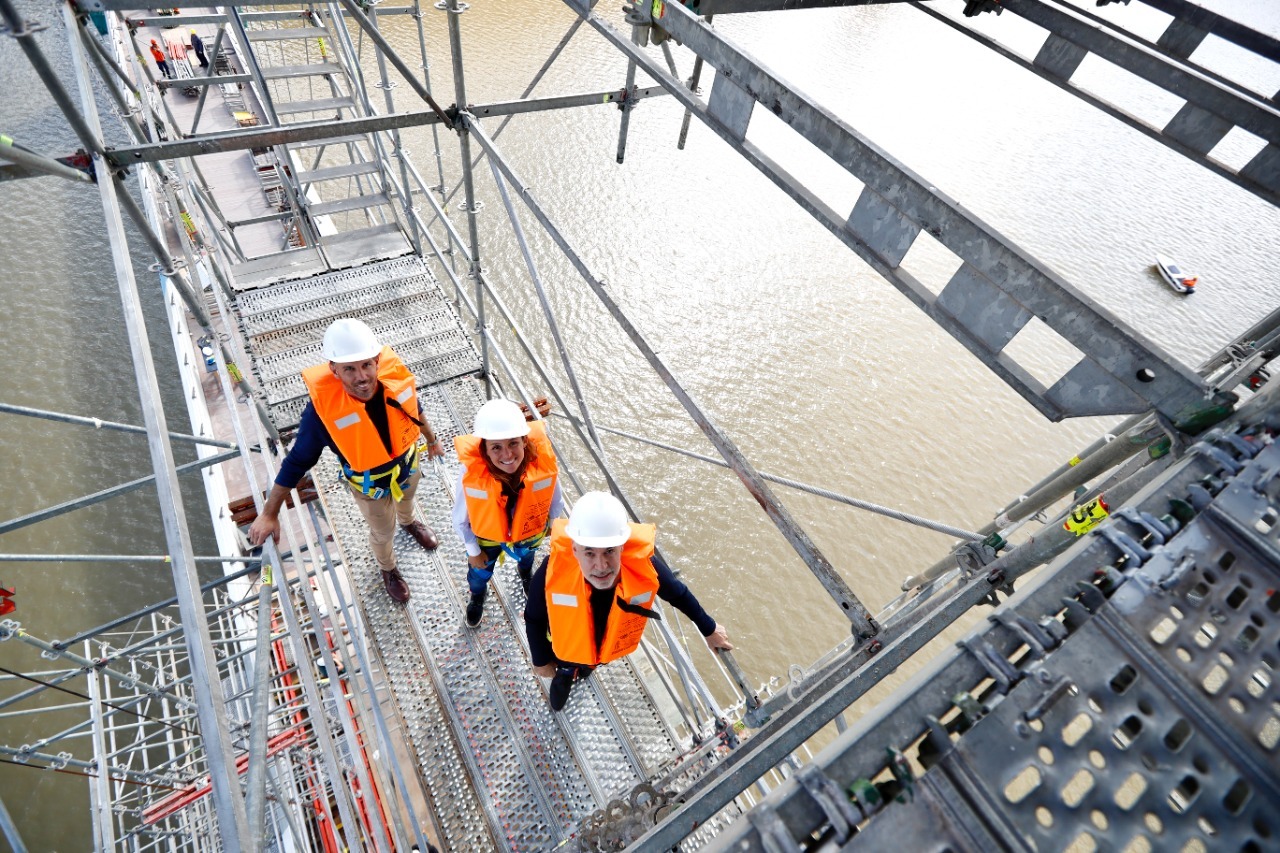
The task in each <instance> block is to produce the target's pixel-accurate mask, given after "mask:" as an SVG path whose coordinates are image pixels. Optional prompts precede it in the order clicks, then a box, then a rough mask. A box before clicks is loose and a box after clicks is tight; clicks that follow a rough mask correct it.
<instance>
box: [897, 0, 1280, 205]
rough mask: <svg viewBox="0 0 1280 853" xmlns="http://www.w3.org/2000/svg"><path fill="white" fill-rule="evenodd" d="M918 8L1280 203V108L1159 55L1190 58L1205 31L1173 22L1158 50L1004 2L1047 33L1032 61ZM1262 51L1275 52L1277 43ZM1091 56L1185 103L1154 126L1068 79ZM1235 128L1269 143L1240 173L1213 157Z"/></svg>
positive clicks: (1035, 0) (1076, 19)
mask: <svg viewBox="0 0 1280 853" xmlns="http://www.w3.org/2000/svg"><path fill="white" fill-rule="evenodd" d="M913 5H914V6H915V7H916V8H918V9H920V10H921V11H923V12H926V13H927V14H929V15H931V16H933V17H935V18H937V19H938V20H940V21H942V22H943V23H946V24H948V25H949V26H951V27H953V28H954V29H957V30H959V31H960V32H962V33H964V34H965V35H967V36H969V37H970V38H972V39H974V40H975V41H977V42H979V43H981V44H984V45H986V46H987V47H989V48H992V49H993V50H995V51H997V52H998V53H1000V54H1001V55H1002V56H1004V57H1005V58H1006V59H1009V60H1011V61H1013V62H1016V63H1018V64H1019V65H1021V66H1022V67H1023V68H1026V69H1027V70H1029V71H1032V72H1034V73H1035V74H1037V75H1039V76H1040V77H1043V78H1044V79H1046V80H1048V81H1050V82H1051V83H1054V84H1056V85H1058V86H1060V87H1061V88H1063V89H1065V90H1066V91H1068V92H1070V93H1072V94H1073V95H1076V96H1077V97H1079V98H1081V99H1082V100H1084V101H1086V102H1088V103H1090V104H1092V105H1093V106H1095V107H1098V108H1099V109H1101V110H1103V111H1105V112H1106V113H1108V114H1109V115H1111V116H1112V117H1113V118H1117V119H1119V120H1121V121H1123V122H1124V123H1125V124H1127V125H1129V126H1130V127H1132V128H1134V129H1136V130H1138V131H1140V132H1142V133H1144V134H1146V135H1147V136H1150V137H1151V138H1153V139H1155V140H1157V141H1159V142H1161V143H1162V144H1164V145H1166V146H1167V147H1169V148H1171V149H1173V150H1174V151H1177V152H1178V153H1179V154H1182V155H1183V156H1185V157H1187V158H1188V159H1190V160H1193V161H1195V162H1196V163H1198V164H1200V165H1201V166H1203V167H1205V168H1206V169H1209V170H1210V171H1212V172H1214V173H1215V174H1218V175H1220V176H1222V177H1224V178H1226V179H1227V180H1230V181H1232V182H1233V183H1235V184H1237V185H1239V186H1241V187H1243V188H1244V189H1246V190H1248V191H1249V192H1251V193H1253V194H1255V195H1257V196H1258V197H1259V198H1262V199H1264V200H1266V201H1269V202H1271V203H1272V204H1280V110H1277V109H1276V107H1275V106H1274V105H1272V104H1268V103H1266V102H1265V101H1264V100H1263V98H1262V97H1261V96H1256V97H1250V95H1249V94H1247V93H1245V92H1242V91H1238V90H1237V89H1235V88H1233V87H1232V86H1231V85H1229V84H1227V83H1224V82H1219V81H1218V80H1215V79H1213V78H1212V77H1210V76H1208V75H1207V74H1203V73H1199V72H1198V71H1196V70H1194V69H1191V68H1187V67H1184V66H1183V65H1181V64H1180V63H1178V62H1173V61H1170V60H1169V59H1168V58H1167V57H1165V56H1162V55H1161V50H1162V49H1163V50H1166V51H1167V52H1168V53H1171V54H1173V55H1174V56H1179V57H1183V58H1185V57H1187V56H1189V55H1190V54H1191V52H1192V51H1193V50H1194V49H1195V48H1196V47H1197V46H1198V45H1199V43H1200V41H1201V40H1203V38H1204V36H1205V35H1207V32H1206V31H1205V30H1198V29H1195V28H1189V27H1188V26H1187V25H1186V24H1184V23H1182V22H1181V21H1180V20H1179V19H1176V18H1175V19H1174V20H1173V21H1171V22H1170V24H1169V27H1168V28H1167V29H1166V30H1165V33H1164V35H1162V36H1161V37H1160V40H1159V42H1158V43H1157V45H1153V46H1148V45H1146V44H1143V43H1141V42H1140V41H1138V40H1136V39H1134V38H1132V37H1128V36H1122V35H1120V34H1118V33H1117V32H1115V31H1114V29H1113V28H1111V27H1110V25H1109V24H1107V23H1106V22H1100V21H1098V20H1096V19H1094V18H1093V17H1092V16H1090V15H1088V14H1087V13H1084V12H1081V11H1080V10H1077V9H1073V8H1071V7H1069V6H1066V5H1065V4H1062V3H1058V2H1056V0H1004V2H1003V3H1002V8H1004V9H1008V10H1009V11H1010V12H1012V13H1013V14H1015V15H1017V16H1019V17H1021V18H1024V19H1025V20H1027V21H1030V22H1031V23H1033V24H1035V25H1037V26H1039V27H1042V28H1044V29H1046V30H1048V33H1049V34H1048V37H1047V38H1046V39H1045V41H1044V43H1043V44H1042V45H1041V47H1040V50H1039V52H1038V53H1037V54H1036V57H1035V59H1034V60H1033V61H1031V62H1028V61H1027V60H1025V59H1022V58H1021V57H1020V56H1018V55H1017V54H1016V53H1014V52H1013V51H1010V50H1009V49H1007V48H1005V47H1004V46H1003V45H1001V44H1000V43H999V42H997V41H996V40H994V39H992V38H989V37H988V36H985V35H983V34H981V33H979V32H977V31H975V30H973V29H971V28H969V27H966V26H963V25H962V24H960V23H959V22H957V21H955V20H953V19H952V18H950V17H948V16H946V15H943V14H942V13H940V12H938V11H937V9H936V7H934V8H930V7H927V6H925V5H924V4H923V3H920V2H917V1H916V0H913ZM1237 26H1239V25H1237ZM1273 41H1274V40H1273ZM1264 47H1270V48H1271V52H1272V53H1275V52H1276V46H1275V45H1270V46H1266V45H1264ZM1089 54H1093V55H1095V56H1098V57H1100V58H1102V59H1105V60H1106V61H1108V62H1110V63H1112V64H1114V65H1116V66H1117V67H1119V68H1123V69H1124V70H1125V71H1128V72H1129V73H1131V74H1133V75H1135V76H1137V77H1139V78H1141V79H1143V80H1146V81H1147V82H1149V83H1151V84H1153V85H1155V86H1159V87H1160V88H1161V89H1164V90H1165V91H1167V92H1169V93H1171V94H1173V95H1175V96H1177V97H1180V98H1183V99H1184V100H1185V103H1184V104H1183V105H1182V108H1181V109H1179V110H1178V112H1177V113H1176V114H1175V115H1174V116H1173V117H1172V118H1171V119H1169V121H1168V122H1166V123H1165V125H1164V126H1163V127H1153V126H1152V125H1150V124H1148V123H1147V122H1146V121H1144V120H1143V119H1140V118H1138V117H1135V116H1132V115H1130V114H1128V113H1126V112H1125V111H1124V110H1121V109H1120V108H1118V107H1116V106H1114V105H1112V104H1111V103H1109V102H1107V101H1106V100H1104V99H1102V98H1100V97H1098V96H1096V95H1094V94H1092V93H1091V92H1089V91H1088V90H1085V89H1081V88H1079V87H1078V86H1076V85H1075V84H1073V83H1072V82H1071V78H1072V76H1073V75H1074V74H1075V73H1076V71H1077V70H1078V69H1079V68H1080V65H1081V63H1082V62H1083V61H1084V59H1085V57H1087V56H1088V55H1089ZM1277 61H1280V60H1277ZM1234 128H1239V129H1240V130H1243V131H1247V132H1248V133H1250V134H1253V135H1254V136H1256V137H1258V138H1260V139H1262V140H1263V141H1264V142H1265V143H1266V145H1265V146H1264V147H1263V148H1262V150H1261V151H1259V152H1258V153H1257V154H1256V155H1254V157H1253V158H1252V159H1251V160H1250V161H1249V162H1248V163H1246V164H1245V165H1244V166H1243V167H1242V168H1241V169H1239V171H1236V170H1233V169H1230V168H1227V167H1225V166H1223V165H1221V164H1219V163H1217V162H1215V161H1214V160H1212V159H1210V157H1209V154H1210V152H1212V151H1213V149H1214V147H1215V146H1217V144H1218V143H1219V142H1221V141H1222V139H1223V138H1224V137H1225V136H1226V135H1227V134H1228V133H1229V132H1230V131H1231V130H1232V129H1234Z"/></svg>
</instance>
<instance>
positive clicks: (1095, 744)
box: [849, 440, 1280, 851]
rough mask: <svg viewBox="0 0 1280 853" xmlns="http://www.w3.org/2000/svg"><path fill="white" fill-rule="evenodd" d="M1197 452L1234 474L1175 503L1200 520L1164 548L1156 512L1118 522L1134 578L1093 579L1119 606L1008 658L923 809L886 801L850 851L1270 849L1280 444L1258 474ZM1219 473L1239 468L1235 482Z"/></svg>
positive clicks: (1279, 697)
mask: <svg viewBox="0 0 1280 853" xmlns="http://www.w3.org/2000/svg"><path fill="white" fill-rule="evenodd" d="M1230 446H1231V447H1233V448H1235V449H1236V450H1238V451H1239V452H1241V453H1246V454H1248V453H1253V452H1256V451H1257V447H1259V446H1260V445H1259V443H1258V442H1256V440H1255V442H1254V446H1253V449H1252V450H1250V449H1249V445H1248V443H1247V442H1244V441H1239V440H1236V441H1235V442H1234V443H1233V444H1231V445H1230ZM1197 451H1198V452H1199V453H1201V454H1203V455H1204V457H1205V458H1206V459H1211V460H1213V464H1215V465H1220V466H1222V467H1221V468H1218V469H1217V471H1216V473H1213V474H1211V475H1210V476H1209V477H1207V478H1205V479H1204V480H1203V481H1201V482H1196V483H1193V484H1192V485H1191V487H1190V492H1189V494H1188V495H1187V498H1186V500H1185V501H1183V497H1182V495H1181V494H1180V493H1175V494H1174V495H1171V496H1170V497H1173V498H1175V499H1176V501H1182V504H1181V506H1182V507H1183V509H1180V510H1179V511H1180V512H1185V511H1189V510H1190V509H1191V508H1192V506H1194V507H1195V509H1196V510H1198V514H1196V515H1195V516H1194V518H1193V519H1191V520H1190V522H1189V523H1188V524H1187V525H1186V526H1185V527H1184V528H1183V529H1182V530H1180V531H1178V532H1177V535H1176V536H1175V537H1174V538H1173V539H1171V540H1169V541H1166V540H1165V538H1164V536H1165V534H1164V533H1160V534H1159V535H1158V536H1157V535H1154V534H1152V527H1151V524H1150V519H1153V518H1154V517H1155V516H1154V515H1151V514H1149V515H1148V516H1147V519H1148V520H1147V521H1145V522H1143V521H1141V520H1140V519H1139V517H1138V515H1137V514H1136V513H1129V514H1128V515H1127V516H1125V517H1124V520H1123V521H1113V522H1111V523H1110V524H1111V526H1112V528H1113V531H1118V532H1119V534H1120V535H1122V536H1128V537H1129V538H1128V539H1126V540H1124V542H1123V543H1122V544H1123V545H1124V548H1120V546H1119V545H1117V548H1120V550H1121V551H1122V552H1123V553H1126V554H1127V556H1126V557H1125V558H1124V560H1123V561H1122V562H1123V563H1124V564H1125V569H1126V572H1125V573H1124V575H1120V574H1119V573H1118V572H1115V570H1114V568H1112V567H1111V566H1108V565H1103V566H1099V567H1098V569H1097V571H1098V572H1099V573H1100V574H1105V575H1106V576H1107V577H1108V578H1109V579H1110V582H1109V586H1114V591H1113V593H1112V595H1111V597H1110V599H1109V600H1106V599H1103V598H1102V597H1101V595H1097V598H1096V599H1095V601H1094V603H1093V604H1092V605H1091V606H1090V607H1089V609H1090V610H1093V611H1095V612H1094V613H1093V615H1092V617H1091V618H1090V617H1087V616H1086V615H1085V611H1084V608H1080V607H1078V606H1077V609H1076V611H1075V615H1074V616H1073V617H1072V618H1071V619H1070V620H1069V622H1070V623H1078V624H1074V626H1073V627H1074V630H1073V631H1072V632H1071V633H1070V634H1069V636H1067V637H1066V639H1065V641H1064V642H1063V643H1062V645H1061V646H1060V647H1058V648H1056V649H1054V650H1052V651H1051V652H1049V653H1048V654H1047V656H1045V657H1044V658H1043V659H1040V660H1037V659H1035V655H1034V654H1033V652H1032V651H1031V650H1029V649H1027V647H1025V646H1024V649H1025V650H1026V651H1025V657H1024V658H1023V659H1021V660H1019V658H1018V655H1017V653H1015V654H1014V655H1013V656H1011V657H1010V659H1011V660H1017V661H1018V662H1019V664H1020V666H1019V668H1020V670H1021V672H1022V673H1023V674H1024V677H1021V680H1019V681H1018V682H1017V684H1016V685H1015V686H1014V687H1013V688H1012V689H1011V690H1010V691H1009V693H1008V695H1007V696H1005V697H1003V698H1001V697H999V696H992V697H990V698H988V699H987V700H986V705H987V708H986V709H984V713H985V715H984V716H982V717H981V719H979V720H978V721H977V723H976V725H974V726H973V727H972V729H970V730H968V731H966V732H964V733H963V734H962V735H957V734H955V733H954V732H953V733H952V735H951V742H950V743H948V744H947V745H946V748H944V749H943V750H942V755H941V757H940V758H939V759H937V761H936V766H932V769H931V770H930V772H929V773H928V774H927V775H926V776H924V777H923V779H921V780H919V784H917V785H916V786H915V789H914V792H912V791H908V797H914V800H913V801H912V802H911V804H910V805H892V806H890V808H889V809H888V811H886V812H885V813H884V814H883V815H880V816H878V817H877V818H875V819H874V820H872V821H871V823H870V824H869V825H868V826H867V827H866V828H865V830H864V831H863V832H862V833H860V834H858V835H857V836H855V837H854V839H853V842H852V843H851V844H850V845H849V847H850V848H857V849H865V850H875V849H883V846H885V845H888V844H897V845H899V846H903V845H905V846H906V847H907V848H908V849H920V850H944V849H945V850H986V849H993V847H1009V846H1026V847H1028V848H1029V849H1035V850H1041V851H1058V850H1094V849H1116V850H1154V849H1159V850H1191V849H1201V850H1206V849H1213V850H1218V849H1221V850H1241V851H1252V850H1263V849H1274V846H1275V843H1276V838H1277V837H1278V836H1280V820H1277V818H1276V804H1277V803H1280V772H1278V771H1277V767H1280V763H1278V762H1277V742H1278V741H1280V693H1278V692H1277V689H1276V685H1275V667H1276V665H1277V657H1276V651H1275V650H1276V648H1277V645H1278V643H1280V620H1277V618H1276V614H1277V612H1280V593H1278V592H1277V586H1278V585H1280V549H1278V548H1277V547H1276V542H1277V524H1276V522H1277V520H1278V519H1280V500H1277V495H1280V482H1278V481H1277V478H1276V475H1277V473H1280V447H1277V446H1276V445H1274V444H1273V445H1271V446H1269V447H1267V448H1265V449H1263V450H1262V451H1261V452H1260V453H1258V455H1257V457H1256V458H1255V459H1254V460H1253V461H1252V462H1251V463H1249V464H1248V465H1243V464H1240V463H1238V462H1235V461H1233V460H1232V458H1231V457H1230V456H1229V455H1227V454H1226V453H1223V452H1222V451H1221V449H1219V448H1215V447H1209V446H1205V447H1204V449H1200V448H1197ZM1245 458H1246V459H1247V455H1246V457H1245ZM1210 469H1211V470H1213V467H1212V465H1211V466H1210ZM1237 469H1239V470H1237ZM1224 474H1225V475H1227V476H1229V475H1231V474H1235V477H1234V479H1233V480H1232V481H1231V482H1229V483H1228V484H1227V485H1226V486H1225V487H1223V484H1222V482H1221V480H1222V478H1223V476H1224ZM1211 490H1220V491H1218V493H1217V495H1216V496H1214V495H1213V491H1211ZM1167 506H1172V504H1170V503H1169V502H1168V499H1166V500H1165V501H1164V502H1163V504H1161V503H1159V502H1155V501H1153V502H1152V505H1151V507H1150V509H1149V510H1148V512H1149V513H1150V512H1159V511H1161V510H1162V509H1163V508H1164V507H1167ZM1144 526H1145V528H1146V535H1144V533H1142V532H1141V531H1142V530H1143V528H1144ZM1139 540H1143V542H1140V541H1139ZM1108 541H1111V542H1115V541H1116V540H1115V539H1108ZM1081 553H1082V554H1089V553H1093V552H1089V551H1083V552H1081ZM1088 589H1094V587H1092V586H1090V587H1088ZM1095 594H1096V590H1095ZM1023 615H1024V616H1026V617H1028V618H1030V619H1033V620H1034V619H1036V618H1039V617H1040V616H1042V615H1049V614H1047V613H1044V612H1026V613H1024V614H1023ZM979 642H985V641H979ZM988 648H989V647H988ZM987 683H988V684H989V683H990V682H989V681H988V682H987ZM980 687H981V685H980V684H974V685H973V687H972V688H970V693H971V694H972V695H973V696H979V695H982V694H981V692H980ZM952 747H953V748H952ZM930 752H931V753H934V752H937V744H936V742H935V744H934V748H933V749H932V750H931V751H930ZM923 755H924V753H923V752H922V756H923Z"/></svg>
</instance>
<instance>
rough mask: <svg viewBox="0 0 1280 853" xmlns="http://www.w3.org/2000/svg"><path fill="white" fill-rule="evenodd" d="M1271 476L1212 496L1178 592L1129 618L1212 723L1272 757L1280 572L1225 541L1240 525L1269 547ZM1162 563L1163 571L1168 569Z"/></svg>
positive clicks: (1277, 485)
mask: <svg viewBox="0 0 1280 853" xmlns="http://www.w3.org/2000/svg"><path fill="white" fill-rule="evenodd" d="M1274 470H1275V469H1266V470H1264V471H1263V473H1264V474H1266V475H1268V476H1267V478H1266V480H1265V482H1259V480H1258V479H1255V478H1245V477H1239V478H1237V479H1236V480H1235V481H1234V482H1233V483H1232V484H1231V485H1229V486H1228V487H1227V488H1226V489H1225V490H1224V491H1223V492H1222V494H1221V495H1219V497H1218V502H1217V504H1216V505H1215V506H1214V507H1211V508H1209V509H1208V510H1206V512H1205V514H1204V517H1205V519H1206V520H1207V521H1208V522H1209V524H1207V525H1198V526H1197V527H1196V528H1195V529H1193V530H1188V531H1186V534H1184V535H1189V536H1193V537H1195V542H1194V548H1193V547H1191V544H1192V543H1188V547H1187V548H1186V549H1185V550H1184V552H1182V554H1181V556H1180V557H1179V558H1178V559H1185V560H1187V561H1189V563H1190V565H1189V566H1187V567H1185V569H1184V573H1183V574H1182V577H1181V580H1180V582H1179V583H1178V584H1177V585H1176V586H1175V587H1174V588H1173V589H1171V590H1169V592H1168V594H1167V595H1158V596H1150V597H1148V598H1146V599H1145V600H1144V601H1143V603H1142V605H1141V606H1140V607H1139V608H1138V609H1137V610H1136V611H1135V612H1133V613H1132V614H1131V615H1129V617H1128V618H1129V621H1130V623H1131V624H1132V625H1133V626H1134V628H1135V629H1136V630H1137V631H1138V632H1140V633H1141V634H1142V635H1143V636H1144V638H1145V640H1146V641H1147V642H1149V643H1150V644H1151V645H1152V647H1153V648H1154V650H1155V653H1156V654H1158V655H1159V656H1160V658H1161V659H1162V660H1163V661H1164V662H1165V664H1166V665H1167V666H1169V667H1170V668H1172V669H1173V670H1174V671H1175V672H1177V673H1178V674H1179V675H1180V676H1181V677H1182V678H1183V679H1185V681H1186V682H1187V683H1188V684H1190V685H1192V687H1193V689H1194V691H1195V693H1196V694H1197V698H1198V699H1199V700H1200V701H1203V702H1208V703H1209V704H1210V705H1212V706H1213V708H1214V711H1215V712H1216V716H1217V717H1218V719H1221V720H1223V721H1225V722H1226V723H1227V724H1228V725H1230V726H1232V727H1233V728H1234V729H1235V730H1236V731H1237V732H1238V733H1239V734H1240V735H1241V736H1242V737H1243V738H1244V739H1245V740H1246V741H1252V742H1253V743H1254V744H1255V746H1256V747H1261V748H1262V749H1263V750H1265V751H1267V752H1269V753H1271V754H1272V755H1273V756H1274V755H1275V754H1276V745H1277V742H1280V686H1277V683H1276V666H1277V660H1278V658H1277V654H1276V650H1277V649H1278V648H1280V619H1277V618H1276V617H1277V613H1280V591H1277V586H1278V585H1280V563H1278V562H1276V561H1275V558H1274V557H1272V558H1271V559H1266V558H1267V557H1268V556H1270V555H1268V554H1267V553H1266V551H1265V547H1262V548H1259V547H1258V546H1255V548H1256V550H1255V548H1250V547H1248V545H1247V544H1245V543H1240V542H1237V541H1233V539H1234V538H1235V537H1232V536H1231V535H1230V531H1229V530H1228V529H1227V528H1226V525H1229V524H1232V523H1235V524H1239V525H1241V526H1243V527H1245V528H1247V529H1249V532H1250V533H1252V535H1253V536H1255V537H1257V538H1258V539H1260V540H1261V541H1262V542H1266V541H1268V540H1269V541H1271V542H1274V541H1275V540H1276V533H1277V524H1276V520H1277V518H1278V517H1280V500H1277V497H1276V496H1277V494H1280V480H1277V479H1276V478H1275V476H1274ZM1226 519H1238V521H1235V522H1231V521H1227V520H1226ZM1162 556H1163V559H1164V562H1166V563H1168V562H1169V561H1170V560H1171V559H1174V558H1172V557H1169V556H1167V555H1162ZM1146 571H1150V572H1152V573H1154V572H1155V571H1157V567H1156V566H1152V567H1151V568H1150V569H1147V570H1146Z"/></svg>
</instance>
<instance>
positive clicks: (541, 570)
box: [524, 492, 733, 711]
mask: <svg viewBox="0 0 1280 853" xmlns="http://www.w3.org/2000/svg"><path fill="white" fill-rule="evenodd" d="M655 532H656V531H655V528H654V526H653V525H652V524H632V523H630V522H629V521H628V520H627V512H626V509H625V508H624V507H623V506H622V502H621V501H619V500H618V499H617V498H615V497H614V496H613V495H610V494H606V493H605V492H587V493H586V494H584V495H583V496H582V498H581V499H580V500H579V501H578V502H577V504H575V505H574V507H573V510H572V512H570V513H569V521H568V523H566V522H565V521H564V519H558V520H556V521H555V522H554V523H553V524H552V526H551V550H550V553H549V554H548V556H547V559H546V560H544V561H543V563H542V565H541V566H539V567H538V571H537V572H535V573H534V575H533V578H532V580H531V581H530V582H529V598H528V604H527V606H526V607H525V612H524V622H525V634H526V636H527V638H528V640H529V657H530V659H531V661H532V663H533V671H534V672H535V673H537V674H538V675H541V676H542V677H544V678H550V679H551V686H550V689H549V691H548V692H549V698H550V701H551V709H552V710H553V711H559V710H561V709H562V708H564V706H565V702H567V701H568V699H569V691H570V689H571V688H572V687H573V683H574V681H575V680H578V679H582V678H585V677H586V676H588V675H590V674H591V672H592V671H593V670H594V669H595V668H596V667H597V666H600V665H602V664H606V663H609V662H610V661H614V660H617V659H618V658H620V657H623V656H625V655H629V654H631V653H632V652H633V651H635V650H636V649H637V648H639V647H640V639H641V637H642V636H643V634H644V629H645V627H646V626H647V625H648V624H649V622H650V620H653V619H658V618H660V617H659V616H658V614H657V612H656V611H655V610H654V609H653V606H654V603H655V596H656V597H657V598H661V599H662V600H663V601H666V602H667V603H669V604H671V605H672V606H673V607H675V608H676V609H678V610H680V612H682V613H684V615H685V616H688V617H689V619H690V621H692V622H693V624H694V625H696V626H697V628H698V632H699V633H700V634H702V636H703V638H705V639H706V641H707V646H709V647H710V648H711V649H712V650H715V649H724V650H725V651H728V650H730V649H732V648H733V644H732V643H730V642H729V635H728V633H727V632H726V631H725V629H724V626H722V625H720V624H719V623H717V622H716V620H715V619H713V618H711V616H710V615H708V614H707V611H706V610H704V609H703V607H702V605H701V604H700V603H699V602H698V599H697V597H696V596H694V594H693V593H692V592H690V591H689V588H688V587H687V586H685V585H684V584H683V583H681V582H680V581H679V580H678V579H677V578H676V576H675V575H674V574H673V573H672V572H671V569H669V568H668V567H667V565H666V563H664V562H663V561H662V560H661V558H659V557H658V556H657V555H656V554H655V553H654V550H653V542H654V535H655Z"/></svg>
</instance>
